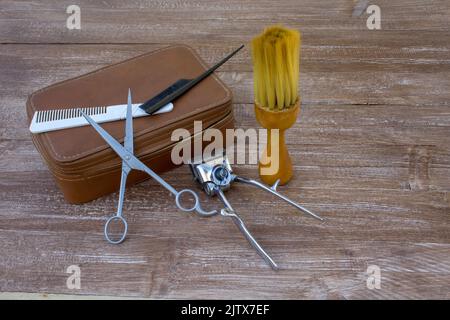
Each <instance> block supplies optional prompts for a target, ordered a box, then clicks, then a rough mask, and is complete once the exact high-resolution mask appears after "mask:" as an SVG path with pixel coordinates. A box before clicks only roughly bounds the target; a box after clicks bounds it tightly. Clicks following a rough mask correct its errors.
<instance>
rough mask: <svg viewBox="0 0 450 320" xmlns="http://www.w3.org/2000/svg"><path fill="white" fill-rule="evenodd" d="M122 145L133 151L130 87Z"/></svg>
mask: <svg viewBox="0 0 450 320" xmlns="http://www.w3.org/2000/svg"><path fill="white" fill-rule="evenodd" d="M123 144H124V147H125V149H127V150H128V151H129V152H131V153H133V152H134V151H133V113H132V103H131V89H128V105H127V117H126V119H125V139H124V143H123Z"/></svg>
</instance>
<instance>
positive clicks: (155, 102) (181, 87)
mask: <svg viewBox="0 0 450 320" xmlns="http://www.w3.org/2000/svg"><path fill="white" fill-rule="evenodd" d="M243 47H244V45H241V46H240V47H239V48H237V49H236V50H234V51H233V52H232V53H230V54H229V55H228V56H226V57H225V58H223V59H222V60H221V61H219V62H218V63H216V64H215V65H214V66H213V67H211V68H210V69H208V70H206V71H205V72H204V73H202V74H201V75H200V76H198V77H197V78H195V79H190V80H187V79H180V80H178V81H177V82H175V83H173V84H172V85H171V86H169V87H168V88H167V89H165V90H163V91H162V92H160V93H158V94H157V95H156V96H155V97H153V98H152V99H150V100H148V101H147V102H145V103H144V104H142V105H140V106H139V108H141V109H143V110H144V111H145V112H147V113H148V114H152V113H155V112H156V111H158V110H159V109H161V108H162V107H164V106H165V105H166V104H168V103H170V102H173V101H174V100H175V99H176V98H178V97H179V96H181V95H183V94H184V93H185V92H186V91H188V90H189V89H191V88H192V87H193V86H195V85H196V84H197V83H199V82H200V81H202V80H203V79H205V78H206V77H208V76H209V75H210V74H211V73H213V72H214V71H215V70H216V69H217V68H219V67H220V66H221V65H223V64H224V63H225V62H227V61H228V60H229V59H230V58H231V57H232V56H234V55H235V54H236V53H237V52H238V51H239V50H241V49H242V48H243Z"/></svg>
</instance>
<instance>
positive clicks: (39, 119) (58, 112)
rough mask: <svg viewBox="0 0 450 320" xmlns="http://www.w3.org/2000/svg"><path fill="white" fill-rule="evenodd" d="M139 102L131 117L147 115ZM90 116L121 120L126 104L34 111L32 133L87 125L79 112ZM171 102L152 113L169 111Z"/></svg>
mask: <svg viewBox="0 0 450 320" xmlns="http://www.w3.org/2000/svg"><path fill="white" fill-rule="evenodd" d="M140 105H141V104H133V105H132V109H133V110H132V114H133V118H138V117H145V116H149V114H148V113H146V112H145V111H144V110H142V109H141V108H139V106H140ZM79 109H81V110H82V111H83V112H84V113H86V114H87V115H89V116H91V117H92V119H94V121H95V122H97V123H102V122H110V121H116V120H123V119H125V118H126V115H127V105H126V104H118V105H114V106H109V107H91V108H71V109H53V110H43V111H36V112H35V113H34V115H33V119H32V120H31V124H30V131H31V132H32V133H42V132H49V131H55V130H61V129H68V128H74V127H81V126H87V125H88V124H89V123H88V122H87V121H86V119H85V118H84V117H83V116H82V115H81V113H80V112H79ZM172 109H173V104H172V103H168V104H166V105H165V106H164V107H162V108H161V109H159V110H158V111H156V112H155V113H154V114H158V113H165V112H170V111H172Z"/></svg>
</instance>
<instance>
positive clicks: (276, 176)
mask: <svg viewBox="0 0 450 320" xmlns="http://www.w3.org/2000/svg"><path fill="white" fill-rule="evenodd" d="M299 110H300V103H299V102H297V103H296V104H295V105H294V106H292V107H290V108H288V109H285V110H283V111H270V110H268V109H265V108H261V107H259V106H258V105H256V104H255V114H256V119H257V120H258V122H259V123H260V124H261V125H262V126H263V127H264V128H266V129H267V145H266V149H265V150H264V152H263V153H262V155H261V159H260V161H259V175H260V178H261V180H262V181H263V182H264V183H266V184H268V185H273V184H274V183H275V182H276V181H277V180H280V184H281V185H283V184H286V183H287V182H288V181H289V180H290V179H291V178H292V174H293V169H292V161H291V157H290V156H289V152H288V149H287V147H286V142H285V131H286V130H287V129H288V128H290V127H291V126H292V125H293V124H294V123H295V122H296V120H297V115H298V113H299ZM270 129H279V132H278V133H279V134H278V137H276V136H273V134H274V133H273V132H272V131H271V130H270ZM272 140H273V141H272ZM274 143H275V144H276V145H274ZM272 150H274V152H276V153H277V154H271V152H272Z"/></svg>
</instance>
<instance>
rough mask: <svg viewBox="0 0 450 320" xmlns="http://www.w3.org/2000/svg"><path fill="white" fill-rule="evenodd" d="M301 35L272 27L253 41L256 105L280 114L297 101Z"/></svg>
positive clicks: (278, 27) (279, 27) (293, 31)
mask: <svg viewBox="0 0 450 320" xmlns="http://www.w3.org/2000/svg"><path fill="white" fill-rule="evenodd" d="M300 41H301V39H300V32H298V31H297V30H293V29H288V28H285V27H282V26H272V27H268V28H266V29H265V30H264V32H263V33H262V34H260V35H259V36H257V37H255V38H254V39H253V40H252V59H253V78H254V94H255V102H256V104H258V105H259V106H261V107H265V108H269V109H271V110H283V109H285V108H289V107H290V106H292V105H294V104H295V103H296V102H297V99H298V77H299V66H300Z"/></svg>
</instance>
